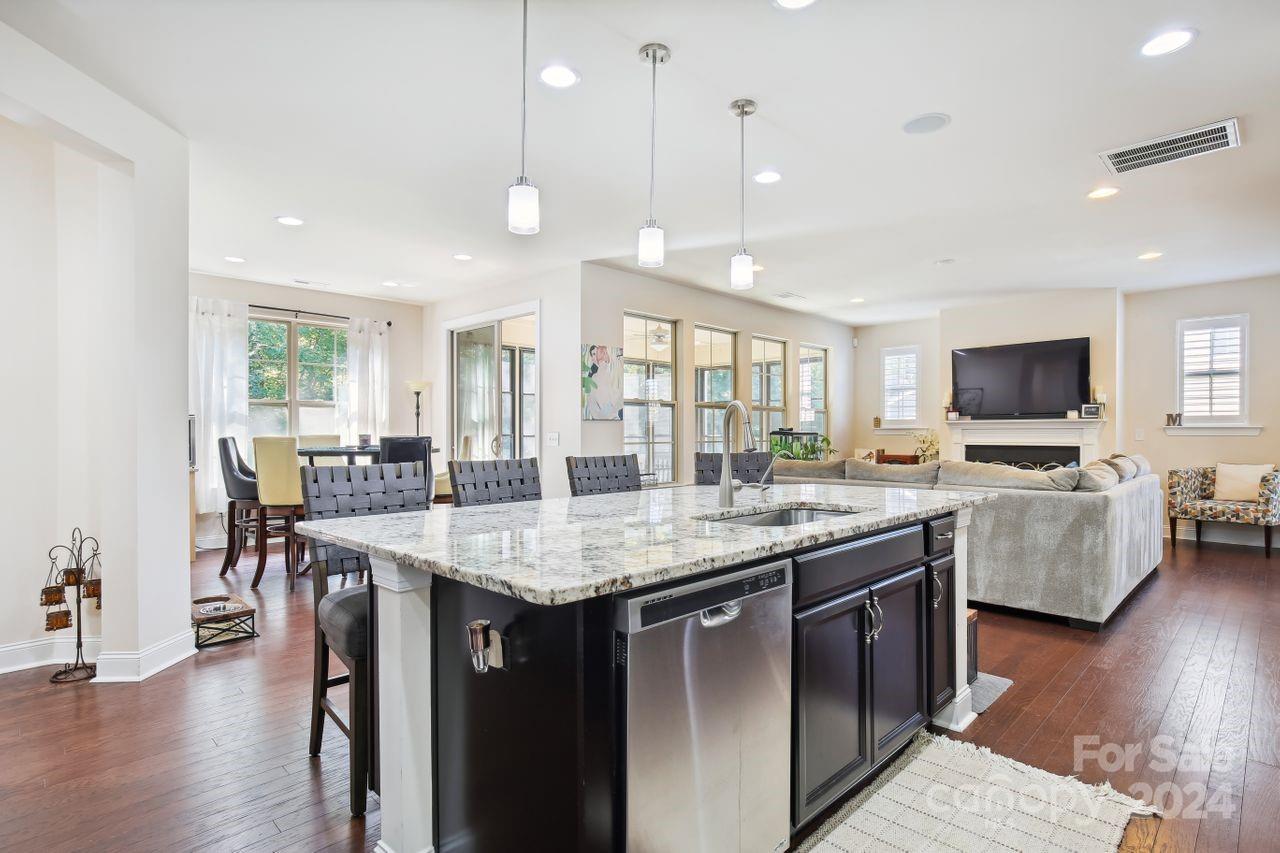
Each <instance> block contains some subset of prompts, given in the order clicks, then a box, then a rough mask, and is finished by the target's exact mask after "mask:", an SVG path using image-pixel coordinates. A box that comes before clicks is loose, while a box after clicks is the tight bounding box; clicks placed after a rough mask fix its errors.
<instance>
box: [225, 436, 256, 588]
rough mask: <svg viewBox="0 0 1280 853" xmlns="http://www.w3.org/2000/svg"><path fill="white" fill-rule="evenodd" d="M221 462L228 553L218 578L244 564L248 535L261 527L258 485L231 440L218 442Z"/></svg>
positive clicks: (238, 449)
mask: <svg viewBox="0 0 1280 853" xmlns="http://www.w3.org/2000/svg"><path fill="white" fill-rule="evenodd" d="M218 459H219V461H220V462H221V463H222V485H223V488H225V489H226V491H227V552H226V554H225V555H224V556H223V558H222V570H221V571H220V572H218V577H223V576H225V575H226V573H227V571H228V570H229V569H230V568H231V567H232V566H234V565H236V564H237V563H239V562H240V552H241V551H243V550H244V540H245V535H246V534H247V533H248V532H249V531H250V530H252V529H254V528H256V527H257V524H258V518H257V516H258V481H257V478H256V476H255V475H254V473H253V469H252V468H250V467H249V466H248V465H247V464H246V463H245V461H244V459H243V458H241V456H240V448H239V447H238V446H237V445H236V440H235V439H234V438H231V437H229V436H228V437H224V438H220V439H218Z"/></svg>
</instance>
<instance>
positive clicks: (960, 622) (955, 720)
mask: <svg viewBox="0 0 1280 853" xmlns="http://www.w3.org/2000/svg"><path fill="white" fill-rule="evenodd" d="M972 516H973V510H972V509H969V508H965V509H962V510H960V512H958V513H957V514H956V538H955V542H954V543H953V544H954V545H955V557H956V566H955V569H953V574H954V577H953V578H952V586H953V588H954V589H955V595H954V596H953V597H952V605H953V606H954V607H955V609H956V612H955V623H956V698H954V699H952V700H951V704H950V705H948V706H947V707H945V708H943V709H942V711H941V712H939V713H938V715H937V716H936V717H934V718H933V722H934V724H935V725H938V726H942V727H943V728H947V729H951V731H953V732H961V731H964V730H965V729H966V728H968V726H969V724H970V723H972V722H973V721H974V720H976V719H977V718H978V715H977V714H975V713H974V711H973V692H972V691H971V690H970V689H969V677H968V673H969V625H968V621H967V616H968V610H969V520H970V518H972Z"/></svg>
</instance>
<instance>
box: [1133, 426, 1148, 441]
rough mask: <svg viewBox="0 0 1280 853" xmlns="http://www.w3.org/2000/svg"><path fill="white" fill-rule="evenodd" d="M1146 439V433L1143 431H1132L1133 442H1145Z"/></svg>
mask: <svg viewBox="0 0 1280 853" xmlns="http://www.w3.org/2000/svg"><path fill="white" fill-rule="evenodd" d="M1146 439H1147V431H1146V430H1145V429H1135V430H1134V431H1133V440H1134V441H1146Z"/></svg>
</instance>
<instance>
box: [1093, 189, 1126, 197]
mask: <svg viewBox="0 0 1280 853" xmlns="http://www.w3.org/2000/svg"><path fill="white" fill-rule="evenodd" d="M1118 192H1120V190H1119V189H1117V188H1116V187H1098V188H1097V189H1093V190H1090V191H1089V198H1111V197H1112V196H1113V195H1115V194H1116V193H1118Z"/></svg>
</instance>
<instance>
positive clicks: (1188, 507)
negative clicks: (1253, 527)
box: [1177, 500, 1275, 524]
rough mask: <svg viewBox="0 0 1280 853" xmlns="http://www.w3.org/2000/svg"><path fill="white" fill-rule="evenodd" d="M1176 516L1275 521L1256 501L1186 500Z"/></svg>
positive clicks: (1220, 519) (1251, 521) (1252, 521)
mask: <svg viewBox="0 0 1280 853" xmlns="http://www.w3.org/2000/svg"><path fill="white" fill-rule="evenodd" d="M1177 517H1178V518H1192V519H1196V520H1197V521H1229V522H1231V523H1233V524H1274V523H1275V520H1274V519H1272V518H1270V517H1269V516H1268V515H1267V512H1266V510H1265V509H1263V507H1262V505H1261V504H1259V503H1258V502H1257V501H1207V500H1206V501H1187V502H1186V503H1184V504H1182V505H1181V506H1179V507H1178V511H1177Z"/></svg>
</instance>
